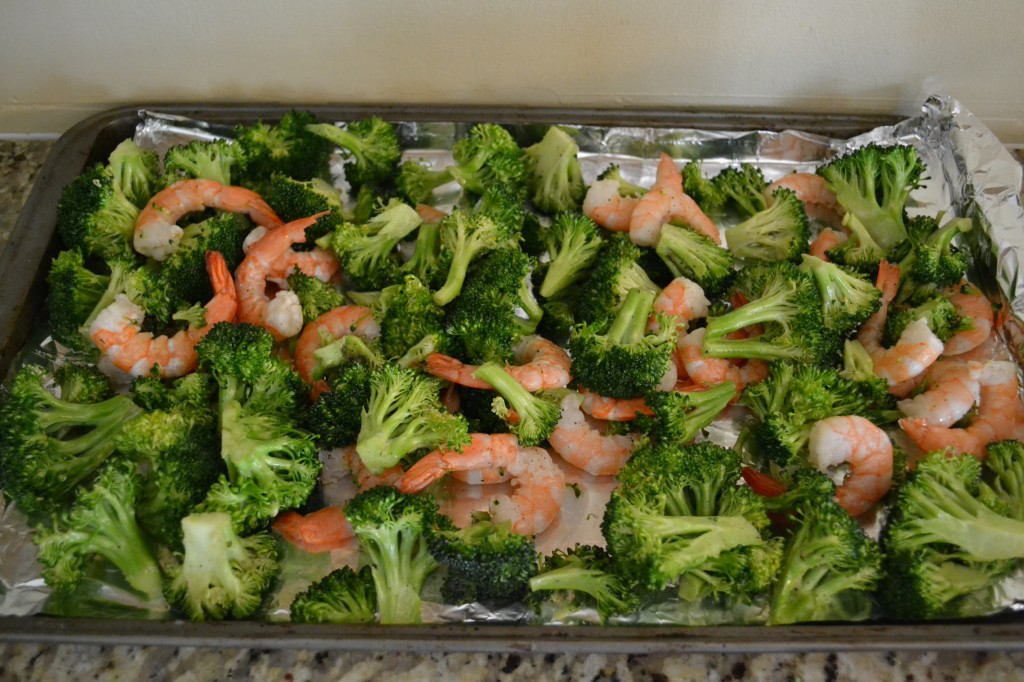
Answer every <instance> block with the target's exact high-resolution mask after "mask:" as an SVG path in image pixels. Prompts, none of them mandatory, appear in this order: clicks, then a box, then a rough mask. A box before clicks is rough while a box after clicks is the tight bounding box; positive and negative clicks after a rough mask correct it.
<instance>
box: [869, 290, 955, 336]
mask: <svg viewBox="0 0 1024 682" xmlns="http://www.w3.org/2000/svg"><path fill="white" fill-rule="evenodd" d="M965 286H969V285H965ZM920 319H923V320H924V321H925V323H926V324H927V325H928V329H930V330H931V331H932V333H933V334H935V336H936V337H938V339H939V341H942V342H945V341H947V340H948V339H949V337H951V336H953V334H956V333H957V332H960V331H965V330H969V329H973V323H972V321H971V318H969V317H962V316H961V315H960V311H959V310H957V307H956V306H955V305H954V304H953V302H952V301H950V300H949V299H948V298H946V297H945V296H944V295H942V294H940V293H938V292H936V294H935V295H933V296H930V297H928V298H926V299H924V300H923V301H922V302H920V303H917V304H916V305H910V306H906V305H894V306H892V307H890V309H889V314H888V315H887V316H886V318H885V330H884V332H883V333H882V344H883V345H884V346H885V347H887V348H888V347H890V346H893V345H895V343H896V341H897V340H899V338H900V335H902V334H903V331H904V330H905V329H906V328H907V325H909V324H910V323H911V322H915V321H917V320H920Z"/></svg>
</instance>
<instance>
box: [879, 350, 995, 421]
mask: <svg viewBox="0 0 1024 682" xmlns="http://www.w3.org/2000/svg"><path fill="white" fill-rule="evenodd" d="M983 366H984V365H983V364H982V363H979V362H960V361H958V360H938V361H937V362H936V363H935V364H934V365H932V366H931V367H929V368H928V371H927V372H926V373H925V381H926V382H927V383H928V390H926V391H924V392H923V393H920V394H918V395H916V396H914V397H913V398H908V399H906V400H901V401H899V402H898V403H897V404H896V406H897V407H898V408H899V409H900V412H902V413H903V414H905V415H906V416H908V417H914V418H920V419H924V420H926V421H927V422H928V423H929V424H937V425H939V426H951V425H952V424H955V423H956V422H957V421H959V420H960V419H961V418H962V417H963V416H964V415H966V414H967V413H968V412H970V410H971V408H972V407H974V404H975V403H976V402H978V399H979V397H980V392H981V386H980V383H979V380H978V374H979V370H980V369H981V368H982V367H983Z"/></svg>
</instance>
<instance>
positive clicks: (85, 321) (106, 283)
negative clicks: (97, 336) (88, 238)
mask: <svg viewBox="0 0 1024 682" xmlns="http://www.w3.org/2000/svg"><path fill="white" fill-rule="evenodd" d="M109 268H110V271H109V273H104V272H96V271H93V270H92V269H90V268H89V267H86V264H85V259H84V258H83V256H82V251H81V250H80V249H77V248H74V249H68V250H66V251H61V252H60V253H58V254H57V257H56V258H54V259H53V263H52V265H51V266H50V272H49V273H47V275H46V283H47V284H48V285H49V290H50V296H49V298H48V299H47V304H46V307H47V313H48V315H49V318H50V330H51V331H52V333H53V337H54V338H55V339H57V340H58V341H60V342H61V343H63V344H64V345H66V346H69V347H71V348H73V349H75V350H78V351H86V352H91V351H93V350H94V349H95V345H94V344H93V342H92V339H91V338H90V336H89V328H90V326H91V325H92V323H93V320H95V319H96V316H97V315H99V314H100V312H101V311H103V309H104V308H106V307H107V306H109V305H110V304H111V303H113V302H114V299H115V298H117V295H118V294H121V293H124V292H125V290H126V288H127V287H128V283H129V280H130V279H131V276H132V273H133V272H134V271H135V265H134V262H132V261H128V260H115V261H112V262H111V263H110V265H109Z"/></svg>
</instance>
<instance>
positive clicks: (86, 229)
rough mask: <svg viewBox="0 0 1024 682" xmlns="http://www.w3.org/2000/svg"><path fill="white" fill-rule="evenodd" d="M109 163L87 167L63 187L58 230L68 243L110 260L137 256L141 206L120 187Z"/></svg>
mask: <svg viewBox="0 0 1024 682" xmlns="http://www.w3.org/2000/svg"><path fill="white" fill-rule="evenodd" d="M119 181H120V180H119V179H118V178H116V177H115V176H114V172H113V171H112V170H111V168H110V167H109V166H106V165H104V164H102V163H98V164H96V165H94V166H92V167H91V168H88V169H86V170H85V171H84V172H83V173H81V174H80V175H79V176H78V177H76V178H75V179H74V180H72V181H71V182H70V183H68V185H67V186H66V187H65V188H64V189H63V191H62V192H61V195H60V201H59V202H58V204H57V234H58V235H60V238H61V241H63V242H64V246H65V247H66V248H69V249H73V248H80V249H81V250H82V253H83V254H84V255H86V256H99V257H100V258H103V259H104V260H107V261H112V260H116V259H126V260H132V259H134V258H135V247H134V246H133V239H134V235H135V220H136V219H137V218H138V217H139V209H138V207H137V206H135V204H133V203H132V202H131V200H130V199H128V197H126V196H125V195H124V194H123V193H121V191H120V190H119V189H118V188H117V183H118V182H119Z"/></svg>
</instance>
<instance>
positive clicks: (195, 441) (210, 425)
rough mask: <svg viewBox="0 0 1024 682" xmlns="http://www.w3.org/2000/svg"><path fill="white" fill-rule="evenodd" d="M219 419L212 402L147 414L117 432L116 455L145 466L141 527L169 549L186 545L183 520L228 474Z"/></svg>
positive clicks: (138, 511)
mask: <svg viewBox="0 0 1024 682" xmlns="http://www.w3.org/2000/svg"><path fill="white" fill-rule="evenodd" d="M218 440H219V439H218V432H217V421H216V415H215V413H213V412H212V411H211V409H210V403H209V402H208V401H207V402H205V403H204V404H201V405H190V404H188V403H183V404H179V405H177V406H174V407H170V408H165V409H159V410H155V411H151V412H146V413H145V414H142V415H141V416H139V417H138V418H137V419H134V420H132V421H131V422H129V423H128V424H126V425H125V427H124V428H123V429H122V430H121V432H120V433H118V435H117V437H116V439H115V444H116V446H117V450H118V451H119V452H121V453H123V454H125V455H127V456H128V457H130V458H131V459H133V460H135V461H137V462H139V463H140V464H143V465H144V466H143V467H142V468H141V471H143V472H145V473H144V478H143V482H142V495H141V497H140V500H139V503H138V505H137V507H136V517H137V519H138V522H139V526H141V527H142V528H143V530H145V531H146V532H147V533H149V534H150V535H152V536H153V537H154V538H156V539H157V540H159V541H160V542H161V543H162V544H164V545H167V546H170V547H179V546H180V545H181V520H182V518H184V517H185V516H187V515H188V514H189V513H191V512H192V510H193V508H194V507H195V506H196V505H197V504H199V503H200V502H202V500H203V498H204V497H205V496H206V493H207V492H208V491H209V490H210V486H212V485H213V484H214V482H216V481H217V479H218V478H219V477H220V476H221V475H223V474H224V473H225V470H224V461H223V460H222V459H221V458H220V457H219V456H218V454H217V449H218V445H219V442H218Z"/></svg>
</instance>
